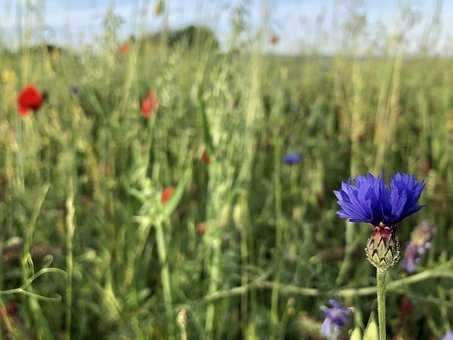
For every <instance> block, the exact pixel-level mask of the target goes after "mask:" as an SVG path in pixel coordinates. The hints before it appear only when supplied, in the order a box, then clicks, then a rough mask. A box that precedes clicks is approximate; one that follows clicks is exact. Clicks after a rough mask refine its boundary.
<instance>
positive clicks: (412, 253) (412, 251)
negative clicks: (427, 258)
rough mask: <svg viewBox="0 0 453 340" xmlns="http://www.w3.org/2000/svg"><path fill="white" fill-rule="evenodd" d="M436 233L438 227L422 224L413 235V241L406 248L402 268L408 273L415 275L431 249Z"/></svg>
mask: <svg viewBox="0 0 453 340" xmlns="http://www.w3.org/2000/svg"><path fill="white" fill-rule="evenodd" d="M435 232H436V226H434V225H432V224H429V223H427V222H422V223H421V224H420V225H419V226H418V227H417V228H415V229H414V231H413V232H412V234H411V240H410V242H409V244H408V246H407V247H406V251H405V253H404V259H403V263H402V266H403V268H404V270H405V271H406V272H408V273H413V272H415V270H416V267H417V265H418V264H419V263H420V261H421V258H422V256H423V255H424V254H425V253H426V252H427V250H428V249H429V248H430V247H431V241H432V239H433V237H434V234H435Z"/></svg>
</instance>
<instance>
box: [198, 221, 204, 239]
mask: <svg viewBox="0 0 453 340" xmlns="http://www.w3.org/2000/svg"><path fill="white" fill-rule="evenodd" d="M196 232H197V235H198V236H203V235H204V234H205V232H206V223H203V222H200V223H198V224H197V228H196Z"/></svg>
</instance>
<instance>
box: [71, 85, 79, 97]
mask: <svg viewBox="0 0 453 340" xmlns="http://www.w3.org/2000/svg"><path fill="white" fill-rule="evenodd" d="M69 92H71V94H72V95H73V96H74V97H78V96H80V93H81V90H80V87H78V86H77V85H72V86H70V87H69Z"/></svg>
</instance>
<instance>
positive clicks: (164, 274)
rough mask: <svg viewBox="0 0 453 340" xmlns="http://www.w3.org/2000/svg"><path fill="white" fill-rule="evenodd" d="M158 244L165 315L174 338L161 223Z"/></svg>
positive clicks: (157, 226)
mask: <svg viewBox="0 0 453 340" xmlns="http://www.w3.org/2000/svg"><path fill="white" fill-rule="evenodd" d="M155 228H156V242H157V252H158V255H159V262H160V265H161V280H162V289H163V293H164V303H165V314H166V317H167V322H168V325H169V329H168V332H169V336H170V337H171V338H173V334H174V333H173V320H172V319H173V318H172V314H173V313H172V310H173V309H172V296H171V285H170V269H169V267H168V258H167V246H166V244H165V236H164V230H163V226H162V223H161V222H158V223H156V225H155Z"/></svg>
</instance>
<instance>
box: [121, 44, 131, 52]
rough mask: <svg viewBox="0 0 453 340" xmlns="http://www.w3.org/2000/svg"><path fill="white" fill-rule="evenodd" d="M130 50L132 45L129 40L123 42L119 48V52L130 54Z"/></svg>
mask: <svg viewBox="0 0 453 340" xmlns="http://www.w3.org/2000/svg"><path fill="white" fill-rule="evenodd" d="M129 50H130V45H129V43H128V42H125V43H123V44H122V45H121V46H120V48H119V52H120V53H121V54H128V53H129Z"/></svg>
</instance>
